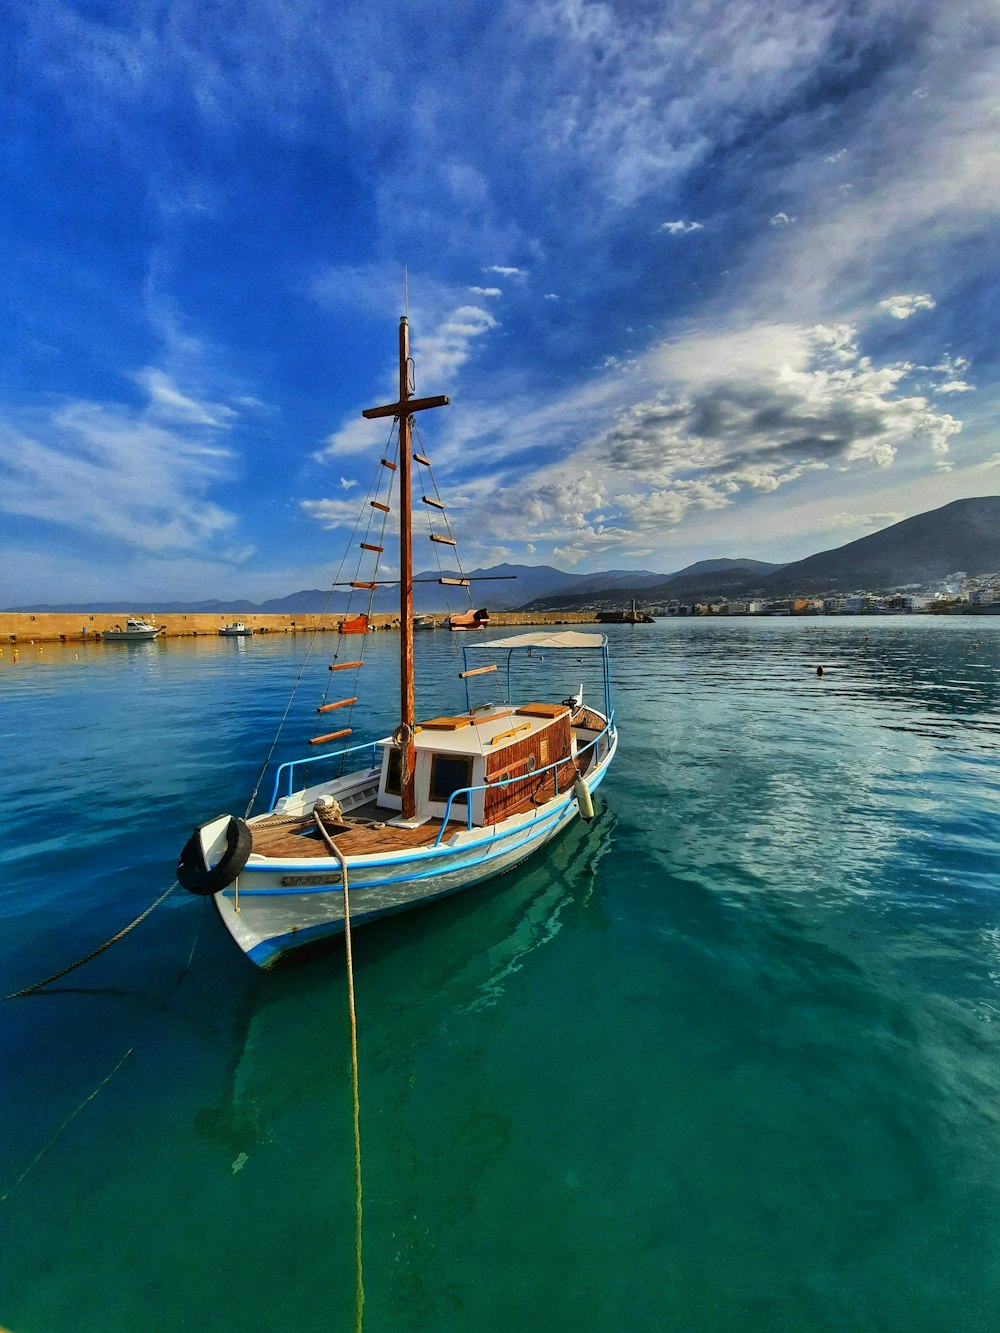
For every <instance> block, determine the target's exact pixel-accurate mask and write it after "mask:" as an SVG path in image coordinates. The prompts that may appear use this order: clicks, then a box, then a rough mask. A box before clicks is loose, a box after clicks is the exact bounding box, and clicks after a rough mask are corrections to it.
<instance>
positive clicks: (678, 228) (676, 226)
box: [660, 221, 702, 236]
mask: <svg viewBox="0 0 1000 1333" xmlns="http://www.w3.org/2000/svg"><path fill="white" fill-rule="evenodd" d="M701 230H702V224H701V223H700V222H683V221H677V222H661V223H660V231H665V232H669V233H670V235H671V236H687V235H689V233H691V232H692V231H701Z"/></svg>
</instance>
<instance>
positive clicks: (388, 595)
mask: <svg viewBox="0 0 1000 1333" xmlns="http://www.w3.org/2000/svg"><path fill="white" fill-rule="evenodd" d="M959 570H962V571H964V572H965V573H967V574H992V573H994V572H996V571H1000V496H997V495H987V496H980V497H979V498H977V499H971V500H953V501H952V502H951V504H946V505H942V506H941V508H940V509H931V510H929V511H928V512H927V513H924V514H915V515H914V516H913V518H907V519H904V520H903V521H902V522H901V523H894V524H893V525H892V527H890V528H883V529H882V531H881V532H875V533H872V535H871V536H870V537H861V538H859V539H858V540H857V541H853V542H848V543H847V544H846V545H845V546H838V547H836V548H834V549H833V550H829V551H820V552H818V553H817V554H816V555H810V556H807V557H806V558H805V559H804V560H797V561H795V563H794V564H790V565H774V564H769V563H767V562H766V561H763V560H750V559H746V558H743V559H731V560H730V559H718V560H699V561H697V562H696V563H695V564H693V565H687V566H686V567H685V568H684V569H679V570H677V572H676V573H674V574H669V575H664V574H654V573H652V572H651V571H650V570H648V569H633V570H628V569H609V570H604V571H603V572H602V573H600V574H566V573H564V572H563V571H562V570H561V569H555V568H554V567H553V566H552V565H510V564H503V565H492V566H491V567H490V568H489V569H474V570H472V571H471V572H470V573H469V574H468V575H467V576H468V577H469V578H472V579H475V578H476V576H482V578H483V581H482V582H481V583H478V584H477V583H476V582H473V584H472V589H471V591H472V600H473V603H474V605H476V606H484V605H488V606H489V607H490V608H491V609H493V610H496V611H503V610H524V611H536V610H546V611H556V610H572V609H576V608H579V607H581V606H593V605H594V604H595V603H596V602H598V601H613V602H614V604H615V605H617V606H624V605H625V604H626V602H628V601H629V600H630V599H631V598H633V597H635V598H637V599H639V600H641V601H645V602H649V601H669V600H673V599H676V600H678V601H704V600H710V599H714V598H723V597H734V596H750V595H755V596H761V597H780V596H783V595H786V594H788V593H793V592H801V593H819V592H837V591H839V592H853V591H855V590H862V589H866V590H869V591H879V590H885V589H889V588H898V587H901V586H902V585H904V584H912V583H934V582H940V581H942V580H944V579H946V578H947V577H948V576H949V575H951V574H955V573H957V572H958V571H959ZM444 572H445V574H446V575H451V576H452V577H454V576H455V575H456V574H457V571H456V570H445V571H444ZM491 578H492V579H495V580H497V581H496V582H489V581H488V580H489V579H491ZM437 579H438V571H437V570H427V571H425V572H424V573H422V574H417V575H416V576H415V584H416V586H415V587H414V590H413V593H414V597H413V602H414V608H415V610H417V611H422V612H427V611H444V610H445V609H446V602H445V592H446V590H445V589H444V588H443V587H442V586H441V585H440V584H439V583H438V582H437ZM420 580H426V581H425V582H420ZM449 591H452V590H449ZM453 592H454V594H458V595H453V596H452V603H453V606H454V608H455V609H459V607H460V604H464V601H465V593H464V590H463V589H461V588H456V589H454V590H453ZM347 601H348V590H347V589H344V590H343V591H339V590H338V591H337V592H335V593H334V595H333V597H331V596H330V594H329V593H328V592H327V591H325V590H323V589H320V588H308V589H302V590H300V591H299V592H293V593H290V594H289V595H288V596H287V597H279V598H274V599H272V600H271V601H267V602H263V603H262V604H261V605H259V606H258V605H256V604H255V603H253V602H248V601H229V602H225V601H218V600H214V601H204V602H156V601H152V600H145V599H143V598H135V597H125V598H122V599H120V600H119V601H103V602H99V603H98V602H92V603H86V604H72V605H68V604H60V605H43V606H20V607H9V608H7V609H8V610H11V611H35V612H46V611H51V612H62V613H63V614H77V613H82V612H106V613H111V614H115V613H120V612H123V611H126V610H128V609H130V608H133V609H135V610H137V611H139V612H140V613H142V614H148V615H154V614H155V615H176V614H178V613H180V612H203V613H207V614H215V613H218V614H227V613H230V614H231V613H233V612H243V613H250V614H252V613H254V612H258V613H263V614H278V615H296V614H302V615H306V614H318V613H319V612H322V611H324V610H329V611H331V612H333V613H339V612H342V611H343V610H345V609H346V607H347ZM356 603H357V599H355V604H356ZM398 606H399V600H398V592H397V589H396V587H395V586H394V585H390V586H387V587H384V588H380V589H379V590H378V592H377V593H376V596H375V609H376V611H381V612H389V613H391V612H393V611H395V610H397V608H398Z"/></svg>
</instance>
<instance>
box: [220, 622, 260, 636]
mask: <svg viewBox="0 0 1000 1333" xmlns="http://www.w3.org/2000/svg"><path fill="white" fill-rule="evenodd" d="M219 633H220V634H221V635H222V636H223V638H229V639H242V638H246V637H247V636H248V635H251V634H252V633H253V626H252V625H244V623H243V621H242V620H234V621H233V623H232V624H231V625H223V626H222V628H221V629H220V630H219Z"/></svg>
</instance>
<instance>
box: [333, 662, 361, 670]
mask: <svg viewBox="0 0 1000 1333" xmlns="http://www.w3.org/2000/svg"><path fill="white" fill-rule="evenodd" d="M359 666H364V662H331V664H330V670H331V671H350V670H351V668H352V667H359Z"/></svg>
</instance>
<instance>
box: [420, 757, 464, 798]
mask: <svg viewBox="0 0 1000 1333" xmlns="http://www.w3.org/2000/svg"><path fill="white" fill-rule="evenodd" d="M471 786H472V760H471V758H470V757H469V756H468V755H464V754H459V755H454V754H435V755H432V756H431V793H430V795H431V800H432V801H446V800H447V799H448V797H449V796H450V795H451V794H452V792H455V791H461V789H462V788H463V787H471Z"/></svg>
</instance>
